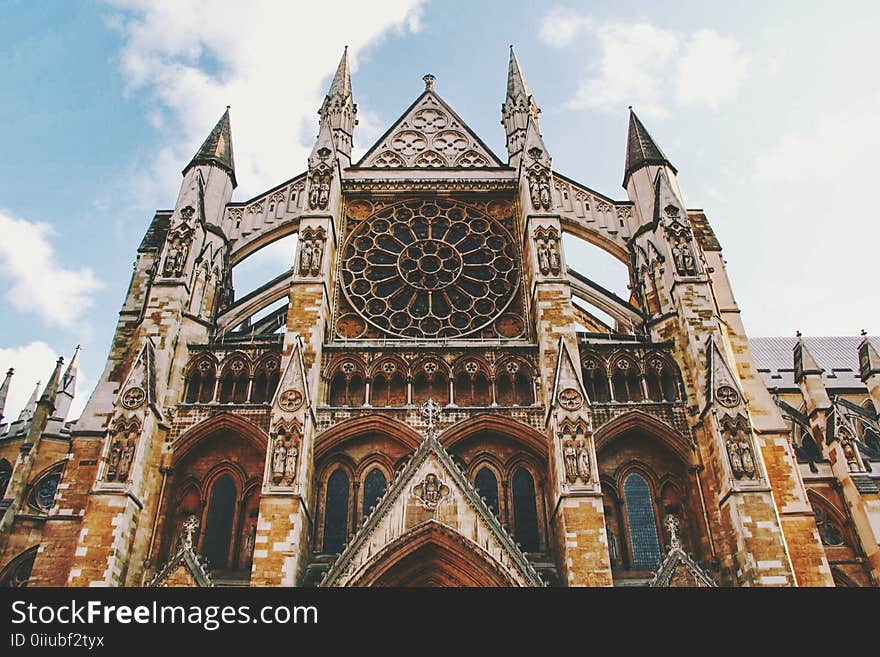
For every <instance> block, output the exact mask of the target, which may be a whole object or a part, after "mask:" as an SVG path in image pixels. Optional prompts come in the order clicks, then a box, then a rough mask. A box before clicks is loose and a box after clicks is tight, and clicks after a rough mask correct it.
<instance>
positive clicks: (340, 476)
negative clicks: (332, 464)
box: [322, 468, 349, 554]
mask: <svg viewBox="0 0 880 657" xmlns="http://www.w3.org/2000/svg"><path fill="white" fill-rule="evenodd" d="M348 496H349V481H348V475H347V474H346V473H345V470H343V469H342V468H338V469H337V470H336V471H335V472H334V473H333V474H331V475H330V478H329V479H328V480H327V496H326V498H325V500H326V501H325V503H324V546H323V549H322V552H325V553H327V554H336V553H338V552H342V548H343V546H344V545H345V541H346V540H347V539H348Z"/></svg>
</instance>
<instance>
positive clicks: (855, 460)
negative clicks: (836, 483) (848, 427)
mask: <svg viewBox="0 0 880 657" xmlns="http://www.w3.org/2000/svg"><path fill="white" fill-rule="evenodd" d="M840 444H841V447H842V448H843V455H844V456H845V457H846V464H847V466H848V467H849V469H850V471H852V472H859V471H860V470H861V467H859V456H858V452H857V450H856V447H855V445H854V444H853V440H852V438H850V437H849V435H847V434H843V435H842V436H841V441H840Z"/></svg>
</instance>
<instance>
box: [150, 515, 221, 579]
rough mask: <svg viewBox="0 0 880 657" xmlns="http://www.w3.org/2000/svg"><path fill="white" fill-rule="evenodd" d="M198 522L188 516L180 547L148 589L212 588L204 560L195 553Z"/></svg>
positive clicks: (184, 524) (193, 517)
mask: <svg viewBox="0 0 880 657" xmlns="http://www.w3.org/2000/svg"><path fill="white" fill-rule="evenodd" d="M198 526H199V521H198V519H197V518H196V517H195V516H190V517H189V518H188V519H187V520H186V521H185V522H184V523H183V528H182V531H181V536H180V546H179V547H178V548H177V551H176V552H175V553H174V554H173V555H172V556H171V558H170V559H168V561H167V562H165V565H163V566H162V567H161V568H160V569H159V570H158V572H157V573H156V576H155V577H153V579H152V580H151V581H150V583H149V584H148V585H147V586H148V587H164V588H178V587H181V588H195V587H209V586H214V582H213V581H212V580H211V574H210V573H209V572H208V568H207V566H206V562H205V558H204V557H203V556H201V555H199V554H196V552H195V533H196V531H197V530H198Z"/></svg>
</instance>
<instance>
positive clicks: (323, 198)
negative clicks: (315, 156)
mask: <svg viewBox="0 0 880 657" xmlns="http://www.w3.org/2000/svg"><path fill="white" fill-rule="evenodd" d="M332 177H333V172H332V170H331V169H330V168H329V167H327V166H324V165H322V166H320V167H318V168H317V169H316V170H315V171H314V173H312V175H311V178H310V179H309V208H311V209H312V210H326V209H327V204H328V203H329V202H330V180H331V179H332Z"/></svg>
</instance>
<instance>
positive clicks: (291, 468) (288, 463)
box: [284, 443, 299, 484]
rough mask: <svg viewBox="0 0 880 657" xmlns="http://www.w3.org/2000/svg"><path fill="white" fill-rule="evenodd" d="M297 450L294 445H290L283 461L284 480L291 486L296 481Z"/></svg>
mask: <svg viewBox="0 0 880 657" xmlns="http://www.w3.org/2000/svg"><path fill="white" fill-rule="evenodd" d="M298 454H299V450H298V449H297V447H296V443H292V444H291V445H290V447H289V448H288V450H287V457H286V458H285V460H284V479H285V480H286V481H287V483H288V484H292V483H293V481H294V480H295V479H296V457H297V455H298Z"/></svg>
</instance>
